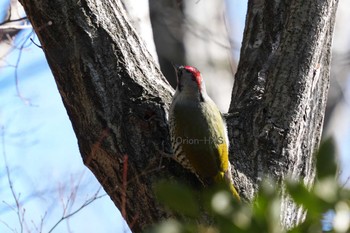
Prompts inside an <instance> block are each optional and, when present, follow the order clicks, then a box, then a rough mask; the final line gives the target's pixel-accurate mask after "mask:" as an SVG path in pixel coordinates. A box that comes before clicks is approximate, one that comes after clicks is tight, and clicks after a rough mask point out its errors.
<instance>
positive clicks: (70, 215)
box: [48, 187, 107, 233]
mask: <svg viewBox="0 0 350 233" xmlns="http://www.w3.org/2000/svg"><path fill="white" fill-rule="evenodd" d="M100 190H101V187H99V188H98V190H97V191H96V193H95V194H94V195H93V196H92V197H91V198H89V199H88V200H86V201H85V202H84V203H83V204H82V205H81V206H80V207H79V208H78V209H76V210H75V211H73V212H71V213H69V214H67V215H66V214H65V213H63V215H62V217H61V219H60V220H58V221H57V222H56V223H55V225H53V227H51V229H50V230H49V231H48V233H51V232H52V231H53V230H54V229H55V228H56V227H57V226H58V225H59V224H60V223H61V222H62V221H64V220H67V219H69V218H70V217H72V216H73V215H75V214H77V213H78V212H79V211H81V210H82V209H83V208H85V207H86V206H88V205H90V204H91V203H92V202H94V201H95V200H97V199H100V198H102V197H104V196H106V195H107V194H102V195H98V194H99V192H100Z"/></svg>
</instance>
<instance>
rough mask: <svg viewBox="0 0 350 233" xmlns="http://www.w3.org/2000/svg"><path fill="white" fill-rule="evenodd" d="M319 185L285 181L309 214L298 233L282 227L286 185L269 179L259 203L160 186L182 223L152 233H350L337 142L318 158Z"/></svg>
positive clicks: (221, 192)
mask: <svg viewBox="0 0 350 233" xmlns="http://www.w3.org/2000/svg"><path fill="white" fill-rule="evenodd" d="M315 159H316V160H317V172H316V175H317V177H316V181H315V184H314V185H313V186H312V187H311V188H308V187H305V186H304V184H303V182H302V181H296V180H289V179H288V178H287V179H285V180H284V181H283V184H282V185H285V186H286V188H287V189H286V190H287V192H288V194H289V195H290V197H291V198H292V200H293V201H295V202H296V203H297V204H299V205H301V206H303V208H304V209H305V210H306V216H305V221H304V222H303V223H301V224H300V225H298V226H296V227H294V228H292V229H284V228H283V226H281V225H280V192H281V189H280V187H281V186H280V184H278V183H277V182H275V181H274V180H271V179H269V178H265V179H263V181H262V184H261V186H260V190H259V192H258V194H257V196H256V197H255V198H254V200H253V202H251V203H248V202H245V201H244V200H243V201H242V202H237V200H236V199H235V198H234V197H233V196H231V195H230V193H229V191H227V190H225V189H223V188H220V187H216V188H213V189H210V190H207V189H206V190H202V191H196V190H194V189H193V188H191V187H189V186H186V185H185V184H183V183H180V182H174V181H165V180H164V181H161V182H159V183H158V184H157V185H155V192H156V194H157V197H158V200H159V202H160V203H162V204H164V205H166V206H167V207H168V209H169V211H171V212H172V213H173V214H174V216H176V219H177V220H175V218H173V219H168V220H165V221H163V222H161V223H159V224H156V225H155V226H153V227H152V228H150V229H148V230H147V231H146V232H147V233H198V232H199V233H219V232H227V233H229V232H235V233H237V232H240V233H252V232H268V233H283V232H285V233H317V232H334V233H345V232H350V190H349V189H348V188H346V187H345V185H344V184H341V183H339V182H338V175H339V173H338V164H337V159H336V150H335V146H334V142H333V140H332V139H327V140H325V141H324V142H323V143H322V145H321V147H320V149H319V151H318V153H317V154H316V155H315Z"/></svg>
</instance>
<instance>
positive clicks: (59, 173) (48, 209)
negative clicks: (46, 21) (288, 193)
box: [0, 30, 127, 232]
mask: <svg viewBox="0 0 350 233" xmlns="http://www.w3.org/2000/svg"><path fill="white" fill-rule="evenodd" d="M30 31H31V30H25V31H22V32H21V33H20V35H18V36H17V39H16V44H21V42H23V38H25V37H26V36H27V35H28V34H29V33H30ZM32 38H35V39H36V37H35V36H34V37H33V36H32ZM36 42H37V43H38V41H37V40H36ZM28 45H29V46H28V47H26V48H25V49H24V50H23V52H22V56H21V60H20V63H19V67H18V87H19V90H20V95H21V96H22V97H24V98H27V99H29V102H30V104H28V103H27V102H26V101H23V100H22V99H21V98H19V96H18V93H17V91H16V84H15V76H14V74H15V68H14V67H6V68H2V69H1V70H0V72H1V75H0V96H1V98H0V127H1V135H2V141H3V142H4V143H1V145H0V148H1V151H2V154H1V157H0V161H1V162H0V171H1V173H0V187H1V188H0V196H1V202H0V221H3V222H6V224H7V225H8V226H11V227H12V228H16V229H18V230H19V223H18V219H17V217H16V213H15V211H14V210H13V209H12V208H13V204H14V198H13V196H12V194H11V192H10V189H9V184H8V180H7V176H6V173H5V172H4V171H5V167H4V166H5V163H4V159H5V158H4V153H5V155H6V159H7V165H8V167H9V170H10V174H11V180H12V182H13V186H14V191H15V193H16V195H18V196H20V197H19V200H20V202H21V204H22V208H23V209H24V208H25V215H24V216H25V219H26V222H27V225H28V226H27V227H28V229H31V228H32V227H33V224H32V223H31V222H32V221H33V222H34V223H36V224H39V223H40V220H41V217H42V216H44V215H45V213H46V218H45V222H44V232H47V231H48V230H49V229H50V228H51V227H52V226H53V225H54V224H55V223H56V222H57V221H58V220H59V219H60V217H61V216H62V211H63V209H64V208H63V205H62V203H65V202H66V201H67V200H68V199H69V198H68V197H69V196H70V193H71V191H72V190H74V189H75V187H76V186H77V185H79V184H80V185H79V188H78V190H77V196H76V200H75V204H74V205H73V206H72V208H71V210H72V211H74V210H75V209H77V208H79V207H80V206H81V205H82V204H83V203H84V202H85V201H86V200H88V199H89V198H91V197H92V196H93V195H94V194H95V193H96V191H97V190H98V189H99V187H100V185H99V183H98V182H97V180H96V179H95V177H94V176H93V175H92V173H91V172H90V171H89V170H88V169H87V168H86V167H85V166H84V164H83V162H82V159H81V156H80V154H79V150H78V146H77V139H76V137H75V135H74V132H73V130H72V127H71V123H70V121H69V119H68V116H67V114H66V111H65V109H64V107H63V104H62V101H61V98H60V96H59V94H58V90H57V87H56V84H55V82H54V79H53V77H52V74H51V71H50V69H49V67H48V65H47V63H46V59H45V57H44V54H43V52H42V50H41V49H40V48H38V47H37V46H35V45H34V44H32V43H28ZM18 56H19V50H14V51H13V52H11V54H10V55H9V56H8V57H7V61H8V62H9V64H10V65H15V63H16V59H17V58H18ZM103 193H104V192H103V190H101V192H100V194H103ZM61 199H62V201H61ZM10 206H11V207H10ZM85 222H90V223H91V222H93V223H94V224H83V223H85ZM69 226H70V229H71V230H72V231H75V232H111V231H113V232H125V229H127V228H126V225H125V224H124V223H123V220H122V218H121V217H120V214H119V211H118V210H117V209H116V208H115V206H114V204H113V203H112V201H111V200H110V198H109V197H108V196H104V197H102V198H100V199H98V200H96V201H94V202H93V203H92V204H91V205H90V206H88V207H85V208H84V209H83V210H82V211H81V212H80V213H78V214H76V215H75V216H74V217H72V218H71V219H70V220H69ZM112 229H113V230H112ZM66 231H67V224H66V223H61V224H60V225H59V227H58V228H57V231H56V232H66ZM0 232H10V230H9V228H8V227H7V226H6V225H5V224H2V223H1V222H0Z"/></svg>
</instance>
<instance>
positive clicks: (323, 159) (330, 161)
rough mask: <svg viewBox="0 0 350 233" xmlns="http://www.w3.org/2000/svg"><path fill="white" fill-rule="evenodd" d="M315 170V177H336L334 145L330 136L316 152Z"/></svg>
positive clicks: (336, 167)
mask: <svg viewBox="0 0 350 233" xmlns="http://www.w3.org/2000/svg"><path fill="white" fill-rule="evenodd" d="M316 160H317V161H316V169H317V170H316V171H317V178H318V179H323V178H325V177H329V176H331V177H336V175H337V170H338V166H337V162H336V161H337V160H336V153H335V145H334V141H333V139H332V138H328V139H326V140H324V141H323V142H322V143H321V145H320V148H319V150H318V152H317V154H316Z"/></svg>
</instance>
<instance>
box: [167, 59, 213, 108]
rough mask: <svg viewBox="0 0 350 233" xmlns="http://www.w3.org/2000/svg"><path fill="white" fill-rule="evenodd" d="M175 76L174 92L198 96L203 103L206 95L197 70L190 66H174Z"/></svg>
mask: <svg viewBox="0 0 350 233" xmlns="http://www.w3.org/2000/svg"><path fill="white" fill-rule="evenodd" d="M174 68H175V70H176V76H177V87H176V92H177V93H178V94H185V95H191V96H198V97H199V99H200V100H201V101H203V96H204V95H206V90H205V84H204V81H203V78H202V76H201V73H200V72H199V70H197V69H196V68H194V67H192V66H177V65H174Z"/></svg>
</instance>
